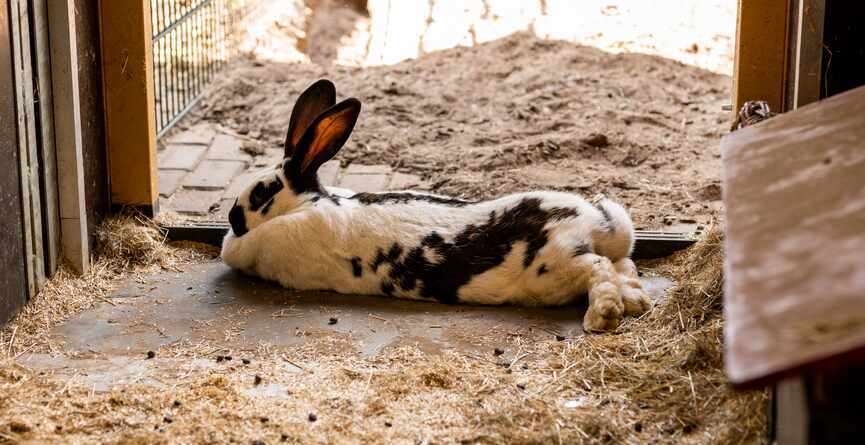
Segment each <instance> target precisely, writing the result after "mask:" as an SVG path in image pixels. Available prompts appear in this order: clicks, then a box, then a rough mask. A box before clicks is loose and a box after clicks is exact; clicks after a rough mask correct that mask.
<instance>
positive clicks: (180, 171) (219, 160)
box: [158, 124, 426, 221]
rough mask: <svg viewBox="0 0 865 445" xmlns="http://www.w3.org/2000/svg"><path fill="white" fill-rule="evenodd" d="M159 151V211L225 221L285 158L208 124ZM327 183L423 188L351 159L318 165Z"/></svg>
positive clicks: (366, 188)
mask: <svg viewBox="0 0 865 445" xmlns="http://www.w3.org/2000/svg"><path fill="white" fill-rule="evenodd" d="M162 142H163V145H164V147H165V148H164V149H163V150H161V151H160V152H159V154H158V168H159V170H158V180H159V202H160V210H161V211H163V212H166V211H167V212H176V213H177V214H179V215H180V216H182V217H185V218H187V219H190V220H195V221H225V220H226V219H227V214H228V211H229V210H230V207H231V205H232V203H233V202H234V199H235V198H236V197H237V194H238V193H240V192H241V191H242V190H243V189H244V188H245V187H246V186H247V185H248V184H249V183H250V181H251V180H252V178H253V177H254V176H255V172H256V171H257V170H260V169H261V168H263V167H268V166H271V165H274V164H276V163H278V162H279V161H280V160H282V150H277V149H269V150H266V151H265V153H264V154H262V155H258V156H251V155H250V154H248V153H246V152H244V151H243V149H242V148H243V141H242V140H240V139H238V138H237V137H235V136H232V135H228V134H221V133H220V132H219V131H218V130H217V129H216V128H215V127H213V126H211V125H209V124H199V125H196V126H194V127H192V128H190V129H188V130H185V131H183V132H180V133H177V134H175V135H173V136H171V137H170V138H168V139H166V140H164V141H162ZM319 179H320V180H321V182H322V184H324V185H326V186H335V187H342V188H347V189H350V190H354V191H356V192H377V191H382V190H404V189H417V190H423V189H424V188H425V187H426V184H424V183H423V181H421V179H420V177H418V176H415V175H409V174H405V173H397V172H394V171H393V170H392V169H391V168H390V167H389V166H387V165H363V164H357V163H353V164H351V165H349V166H348V167H347V168H340V166H339V162H337V161H330V162H328V163H326V164H324V165H323V166H322V167H321V169H319Z"/></svg>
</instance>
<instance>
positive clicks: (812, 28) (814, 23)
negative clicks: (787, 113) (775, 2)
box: [787, 0, 826, 110]
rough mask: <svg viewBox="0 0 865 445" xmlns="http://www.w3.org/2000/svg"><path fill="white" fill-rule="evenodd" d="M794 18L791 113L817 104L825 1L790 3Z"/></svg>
mask: <svg viewBox="0 0 865 445" xmlns="http://www.w3.org/2000/svg"><path fill="white" fill-rule="evenodd" d="M794 2H795V3H796V4H797V5H796V11H795V12H796V14H795V15H794V17H793V18H794V24H795V27H794V28H793V30H792V31H793V32H794V33H795V39H793V38H792V37H791V46H792V48H791V50H792V51H793V59H792V60H791V61H790V62H791V63H790V74H791V75H792V76H793V77H792V78H791V79H790V83H791V89H790V90H788V91H790V92H791V93H792V97H788V98H787V99H788V100H787V108H788V109H791V110H795V109H796V108H799V107H803V106H805V105H808V104H810V103H813V102H817V101H818V100H820V87H821V82H820V81H821V71H822V69H823V68H822V67H823V22H824V20H825V14H826V0H794Z"/></svg>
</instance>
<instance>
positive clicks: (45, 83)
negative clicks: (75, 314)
mask: <svg viewBox="0 0 865 445" xmlns="http://www.w3.org/2000/svg"><path fill="white" fill-rule="evenodd" d="M46 1H47V0H34V1H33V3H32V6H33V8H32V10H33V36H34V39H33V41H34V44H35V46H36V73H37V76H36V77H37V79H38V85H37V91H38V94H39V96H38V101H37V107H38V110H39V116H40V121H41V125H40V126H39V129H38V131H39V132H40V133H39V135H40V142H41V143H40V144H39V150H40V153H41V156H42V165H41V169H42V175H41V179H42V193H43V196H42V198H43V199H42V209H43V212H42V222H43V224H44V233H45V236H44V238H43V246H44V249H45V262H46V272H45V273H46V274H47V275H48V276H52V275H54V272H55V271H57V268H58V266H59V264H60V261H59V259H60V249H61V247H60V208H59V205H58V195H57V154H56V152H55V146H54V98H53V94H52V92H51V89H52V86H51V58H50V48H49V44H48V11H47V9H46Z"/></svg>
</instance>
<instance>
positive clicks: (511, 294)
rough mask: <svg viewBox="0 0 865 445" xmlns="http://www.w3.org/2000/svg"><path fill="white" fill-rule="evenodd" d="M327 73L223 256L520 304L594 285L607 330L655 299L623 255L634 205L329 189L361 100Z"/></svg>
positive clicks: (289, 282) (301, 279)
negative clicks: (344, 95) (342, 92)
mask: <svg viewBox="0 0 865 445" xmlns="http://www.w3.org/2000/svg"><path fill="white" fill-rule="evenodd" d="M335 102H336V90H335V87H334V85H333V84H332V83H331V82H330V81H328V80H324V79H322V80H319V81H318V82H316V83H314V84H313V85H311V86H310V87H309V88H308V89H307V90H306V91H304V92H303V93H302V94H301V95H300V97H299V98H298V100H297V102H296V104H295V107H294V109H293V110H292V114H291V118H290V121H289V127H288V134H287V136H286V141H285V159H284V160H283V162H282V163H281V164H280V165H277V166H275V167H274V168H271V169H267V170H265V171H264V172H262V173H261V174H260V176H259V177H257V178H256V179H255V180H254V181H253V182H252V183H251V184H250V185H249V186H248V187H247V188H246V189H245V190H244V191H243V192H242V193H240V195H239V196H238V198H237V200H236V201H235V204H234V206H233V207H232V209H231V211H230V212H229V222H230V225H231V230H229V232H228V233H227V234H226V236H225V239H224V240H223V245H222V258H223V261H224V262H225V263H226V264H227V265H228V266H229V267H232V268H234V269H237V270H240V271H242V272H244V273H246V274H250V275H257V276H260V277H262V278H264V279H267V280H272V281H277V282H279V283H280V284H281V285H283V286H285V287H288V288H293V289H298V290H313V289H317V290H332V291H336V292H340V293H348V294H367V295H384V296H392V297H397V298H407V299H418V300H428V301H438V302H442V303H468V304H485V305H500V304H514V305H526V306H554V305H564V304H568V303H570V302H572V301H574V300H575V299H577V298H579V297H581V296H584V295H586V294H588V300H589V304H588V309H587V311H586V314H585V316H584V318H583V328H584V329H585V330H586V331H589V332H598V331H608V330H612V329H615V328H617V327H618V326H619V324H620V322H621V319H622V318H623V316H626V315H627V316H639V315H642V314H644V313H646V312H647V311H649V310H650V309H651V301H650V299H649V298H648V297H647V295H646V294H645V292H644V291H643V289H642V286H641V284H640V281H639V280H638V278H637V269H636V267H635V265H634V263H633V261H631V259H630V258H629V256H630V254H631V251H632V249H633V245H634V229H633V223H632V222H631V219H630V217H629V215H628V213H627V211H626V210H625V209H624V208H623V207H622V206H621V205H619V204H617V203H615V202H613V201H611V200H609V199H598V200H594V201H593V202H589V201H588V200H586V199H584V198H582V197H580V196H578V195H575V194H571V193H562V192H548V191H535V192H527V193H517V194H512V195H508V196H504V197H501V198H498V199H493V200H488V201H470V200H463V199H458V198H452V197H448V196H442V195H435V194H428V193H419V192H411V191H400V192H380V193H352V192H351V191H348V190H341V191H340V193H333V192H331V191H329V190H328V189H326V188H324V187H322V186H321V184H320V183H319V181H318V177H317V174H316V172H317V169H318V168H319V167H320V166H321V165H322V164H323V163H325V162H327V161H328V160H330V159H331V158H333V157H334V156H335V155H336V154H337V152H338V151H339V150H340V149H341V148H342V146H343V145H344V144H345V143H346V141H347V140H348V138H349V135H350V134H351V132H352V130H353V129H354V125H355V122H356V121H357V119H358V117H359V115H360V110H361V103H360V101H358V100H357V99H355V98H348V99H345V100H343V101H341V102H339V103H335Z"/></svg>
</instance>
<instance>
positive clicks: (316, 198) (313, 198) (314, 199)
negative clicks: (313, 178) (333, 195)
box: [310, 196, 321, 202]
mask: <svg viewBox="0 0 865 445" xmlns="http://www.w3.org/2000/svg"><path fill="white" fill-rule="evenodd" d="M319 199H321V196H313V197H312V198H311V199H310V201H312V202H318V200H319Z"/></svg>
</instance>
